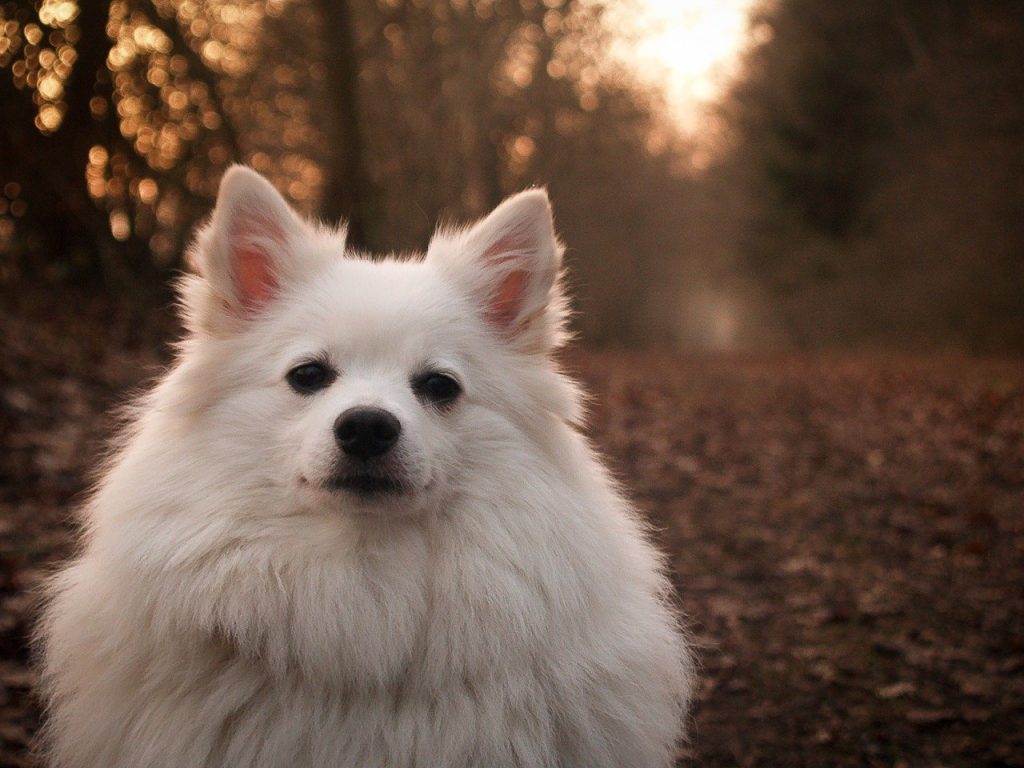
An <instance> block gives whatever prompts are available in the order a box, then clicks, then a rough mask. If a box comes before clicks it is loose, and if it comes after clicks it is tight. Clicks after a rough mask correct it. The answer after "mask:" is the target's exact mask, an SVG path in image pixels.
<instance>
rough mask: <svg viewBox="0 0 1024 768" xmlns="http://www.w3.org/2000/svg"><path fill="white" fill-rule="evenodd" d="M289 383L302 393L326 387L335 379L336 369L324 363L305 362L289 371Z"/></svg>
mask: <svg viewBox="0 0 1024 768" xmlns="http://www.w3.org/2000/svg"><path fill="white" fill-rule="evenodd" d="M287 378H288V385H289V386H290V387H291V388H292V389H294V390H295V391H296V392H298V393H299V394H300V395H310V394H312V393H314V392H318V391H320V390H321V389H326V388H327V387H329V386H330V385H331V382H332V381H334V371H332V370H331V369H330V368H328V367H327V366H326V365H324V364H323V363H303V364H302V365H298V366H296V367H294V368H292V369H291V370H290V371H288V376H287Z"/></svg>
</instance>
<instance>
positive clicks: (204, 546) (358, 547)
mask: <svg viewBox="0 0 1024 768" xmlns="http://www.w3.org/2000/svg"><path fill="white" fill-rule="evenodd" d="M246 217H248V218H246ZM240 218H241V219H244V221H243V224H238V221H239V219H240ZM243 225H244V226H243ZM239 232H242V235H239V234H238V233H239ZM510 232H511V233H512V234H513V235H514V236H513V237H512V239H511V240H509V233H510ZM268 233H269V234H268ZM264 235H266V237H264ZM261 238H262V239H261ZM242 241H244V242H242ZM510 243H511V247H506V246H509V244H510ZM495 244H497V245H498V246H499V247H497V249H495V248H494V247H492V246H494V245H495ZM245 248H249V249H250V250H251V249H253V248H255V249H256V250H257V251H258V257H257V260H258V259H260V258H262V259H264V260H265V262H266V263H265V264H264V266H265V267H267V268H268V269H269V272H267V275H272V280H273V296H272V297H271V298H270V299H269V300H267V299H266V297H265V296H263V294H261V293H259V292H257V293H258V295H256V296H255V298H253V299H252V300H250V301H248V302H247V303H246V302H245V301H243V298H244V297H242V298H240V296H241V294H243V293H244V290H243V289H242V288H240V287H239V286H240V283H239V278H238V275H237V272H236V271H235V270H236V268H237V264H236V263H235V261H233V260H236V259H237V258H239V256H238V254H239V253H240V249H245ZM344 250H345V247H344V235H343V233H337V232H329V231H326V230H318V229H315V228H313V227H311V226H310V225H308V224H306V223H304V222H302V221H301V220H299V219H298V218H297V217H295V216H294V214H292V213H291V212H290V210H289V209H287V206H286V205H285V204H284V203H283V201H282V200H281V199H280V197H279V196H278V195H277V193H276V192H274V191H273V188H272V187H270V185H269V184H268V183H267V182H265V181H264V180H263V179H262V178H260V177H259V176H257V175H256V174H255V173H253V172H251V171H248V170H246V169H233V170H232V171H230V172H229V174H228V176H227V177H226V179H225V181H224V182H223V184H222V188H221V193H220V197H219V198H218V205H217V211H216V212H215V214H214V217H213V220H212V223H211V224H210V225H208V227H207V228H206V229H205V230H204V231H203V232H201V233H200V235H199V237H198V240H197V246H196V248H195V250H194V252H193V254H192V259H193V261H194V262H195V263H196V265H197V267H198V270H199V272H200V274H199V275H197V276H190V277H188V278H186V279H185V281H184V285H183V290H182V294H183V305H184V308H185V313H186V323H187V326H188V328H189V334H188V336H187V337H186V339H185V340H184V341H183V342H182V344H181V348H180V354H179V356H178V360H177V362H176V364H175V366H174V367H173V369H172V370H171V371H170V372H169V373H168V374H167V376H166V377H165V378H164V379H163V380H162V381H161V382H160V383H159V384H158V385H157V386H156V388H155V389H154V391H153V392H152V393H151V394H150V395H149V396H148V397H147V398H145V400H144V401H143V402H142V403H141V404H140V405H139V407H138V410H137V417H136V419H135V420H134V423H133V424H132V426H131V427H130V428H129V429H128V430H127V431H126V433H125V435H124V438H123V444H122V445H121V446H120V450H119V452H118V454H117V455H116V457H115V458H114V460H113V461H112V462H111V464H110V466H109V468H108V470H107V472H106V474H105V475H104V476H103V478H102V481H101V482H100V484H99V487H98V489H97V491H96V493H95V495H94V497H93V499H92V501H91V503H90V504H89V506H88V509H87V517H86V520H87V522H86V527H85V535H84V544H83V548H82V551H81V554H80V555H79V556H78V557H77V558H76V559H75V560H74V561H73V562H71V563H70V564H69V565H68V566H66V567H65V568H64V569H63V570H62V571H61V572H60V573H59V574H58V575H57V576H56V577H55V579H54V580H53V581H52V583H51V585H50V588H49V602H48V605H47V608H46V611H45V615H44V617H43V620H42V622H41V625H40V630H39V641H40V644H41V648H42V651H43V665H42V679H43V684H42V690H43V693H44V696H45V698H46V701H47V704H48V707H47V712H48V724H47V727H46V733H45V743H46V746H47V749H48V753H49V758H50V760H51V764H52V765H53V766H54V768H100V767H102V768H113V767H115V766H116V767H120V768H150V767H152V768H157V767H161V768H163V767H166V768H189V767H191V766H204V767H207V768H215V767H220V766H232V767H234V766H238V767H243V766H244V767H246V768H291V767H295V768H300V767H314V766H316V767H323V768H327V767H328V766H329V767H330V768H349V767H351V768H373V767H375V766H380V767H381V768H383V767H384V766H387V767H388V768H407V767H412V766H418V767H420V768H435V767H443V768H459V767H462V766H465V767H469V766H475V767H477V766H478V767H481V768H483V767H486V768H502V767H504V766H522V767H524V768H525V767H528V766H552V767H553V766H560V767H562V768H569V767H576V766H580V767H584V766H585V767H587V768H600V767H601V766H608V767H609V768H611V767H612V766H615V767H616V768H620V767H624V766H629V767H630V768H645V767H648V766H650V767H652V768H653V767H654V766H658V767H664V766H669V765H671V764H672V762H673V755H674V751H675V745H676V742H677V740H678V739H679V738H680V736H681V729H682V721H683V718H684V717H685V713H686V705H687V702H688V699H689V695H690V674H691V660H690V656H689V654H688V651H687V649H686V646H685V642H684V640H683V636H682V634H681V632H680V629H679V627H678V625H677V619H676V616H675V615H674V612H673V609H672V607H671V588H670V586H669V583H668V581H667V579H666V578H665V576H664V574H663V572H662V564H661V559H660V558H659V556H658V555H657V553H656V552H655V551H654V549H653V548H652V547H651V545H650V544H649V542H648V541H647V537H646V534H645V531H644V530H643V525H642V524H641V523H640V522H639V521H638V519H637V517H636V516H635V514H634V513H633V511H632V510H631V509H630V508H629V505H628V504H627V503H626V502H625V501H624V500H623V498H622V496H621V495H620V494H619V493H618V491H617V490H616V488H615V485H614V483H613V482H612V481H611V480H610V479H609V477H608V475H607V473H606V472H605V470H604V469H603V468H602V466H601V465H600V463H599V462H598V460H597V459H596V458H595V456H594V454H593V452H592V450H591V449H590V447H589V446H588V445H587V442H586V440H585V439H584V438H583V437H582V436H581V435H580V434H579V432H578V430H577V427H576V425H577V423H578V420H579V418H580V405H579V403H580V395H579V393H578V391H577V389H576V387H575V385H574V384H573V383H572V382H571V381H569V380H568V379H567V378H565V377H564V376H563V375H561V374H560V373H559V372H558V371H557V369H556V366H555V365H554V364H553V363H552V361H551V359H550V353H551V352H552V349H553V347H554V346H556V345H557V344H558V343H560V340H561V337H562V334H561V326H562V322H563V304H564V302H563V299H562V297H561V294H560V292H559V289H558V285H557V279H556V278H557V273H558V268H559V259H560V252H561V249H560V247H559V246H558V245H557V242H556V241H555V239H554V234H553V230H552V228H551V217H550V210H549V207H548V204H547V198H546V196H545V195H544V193H543V192H540V191H530V192H526V193H523V194H522V195H520V196H517V197H515V198H512V199H511V200H509V201H507V202H506V203H504V204H503V205H502V206H501V207H500V208H499V209H498V210H497V211H496V212H495V213H494V214H492V216H491V217H489V218H488V219H486V220H485V221H484V222H482V223H480V224H477V225H476V226H475V227H474V228H472V229H470V230H468V231H450V232H441V233H439V234H438V235H437V236H436V237H435V240H434V242H432V244H431V246H430V249H429V250H428V253H427V254H426V256H425V258H423V259H420V260H408V261H398V260H391V259H386V260H381V261H370V260H366V259H359V258H355V257H352V256H347V257H343V254H344ZM260 263H263V262H260ZM511 271H519V272H521V276H520V278H521V279H518V281H516V280H513V281H512V282H511V283H509V284H508V285H510V286H511V288H507V287H506V289H505V290H506V294H504V295H503V296H504V298H505V299H508V298H509V297H510V296H511V301H512V305H511V306H512V310H509V309H508V306H506V307H505V310H504V311H502V312H500V313H498V314H497V315H493V316H492V315H488V307H489V304H488V303H489V302H494V301H497V299H496V298H495V296H497V295H498V293H499V292H500V290H502V289H500V288H499V286H501V285H503V284H504V283H502V281H503V280H505V278H506V277H507V276H508V275H509V274H510V272H511ZM264 277H266V275H264ZM267 279H270V278H267ZM509 291H511V292H510V293H509ZM507 303H508V302H506V304H507ZM495 317H497V318H498V319H497V320H495V319H493V318H495ZM489 318H491V319H489ZM315 355H321V356H324V355H326V357H327V358H328V359H329V360H330V361H331V363H332V364H333V365H334V366H336V367H337V369H338V378H337V380H336V381H335V382H334V383H333V384H332V385H331V386H330V387H329V388H328V389H326V390H325V391H323V392H319V393H317V394H315V395H311V396H302V395H298V394H296V393H295V392H293V391H292V390H291V389H290V388H289V387H288V386H287V384H286V383H285V379H284V377H285V374H286V373H287V371H288V370H289V369H290V368H291V367H293V366H294V365H295V364H296V363H297V362H301V361H302V360H304V359H306V358H307V357H309V356H315ZM424 366H432V367H443V369H444V370H446V371H449V372H451V373H453V374H455V375H456V377H457V378H458V380H459V381H460V382H461V384H462V386H463V388H464V392H463V394H462V396H461V398H460V399H459V400H458V401H457V402H456V403H455V404H454V406H453V407H452V408H450V409H448V410H445V411H441V410H439V409H437V408H435V407H431V406H429V405H425V404H424V403H422V402H420V401H419V400H418V399H417V397H416V395H415V394H414V393H413V391H412V388H411V387H410V384H409V380H410V377H411V376H413V375H415V374H416V373H417V372H419V371H420V370H421V369H422V368H423V367H424ZM356 404H372V405H377V406H380V407H383V408H387V409H389V410H391V411H392V412H393V413H394V414H395V415H396V416H397V417H398V418H399V420H400V421H401V423H402V435H401V443H400V453H399V455H400V457H401V462H402V466H401V471H402V472H403V473H404V475H403V476H404V477H405V478H406V479H407V480H408V483H409V490H408V491H407V492H405V493H402V494H399V495H394V496H387V497H382V498H377V497H372V498H369V499H367V498H363V497H360V496H355V495H351V494H349V493H347V492H344V491H337V490H333V491H332V490H323V489H322V486H321V485H320V482H321V481H322V479H323V478H324V477H325V473H328V472H329V471H330V467H331V465H332V462H333V461H334V460H335V459H336V456H335V453H336V448H335V446H334V444H333V439H332V433H331V426H332V424H333V421H334V419H335V417H336V416H337V415H338V414H339V413H341V412H342V411H343V410H345V409H346V408H348V407H350V406H353V405H356Z"/></svg>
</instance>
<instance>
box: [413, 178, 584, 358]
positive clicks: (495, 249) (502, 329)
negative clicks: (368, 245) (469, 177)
mask: <svg viewBox="0 0 1024 768" xmlns="http://www.w3.org/2000/svg"><path fill="white" fill-rule="evenodd" d="M427 258H428V260H429V261H431V262H434V263H436V264H437V265H438V266H439V267H440V268H442V269H444V270H446V271H449V270H454V273H455V274H454V276H455V277H456V278H457V279H458V280H459V281H460V282H462V283H463V284H465V285H467V287H469V289H470V290H471V292H472V294H473V295H474V296H475V297H476V298H477V300H478V301H479V302H480V304H481V306H482V309H483V313H484V316H485V317H486V319H487V321H488V322H489V323H490V324H491V325H492V326H493V327H494V328H495V330H497V331H498V332H499V333H500V334H501V335H503V336H504V337H505V338H507V339H509V340H512V341H515V342H517V343H518V344H520V345H524V346H526V347H529V348H535V349H537V348H539V349H547V348H550V347H551V346H553V345H554V344H555V343H556V342H557V340H558V339H557V337H558V334H559V331H560V329H561V324H562V321H563V314H564V307H563V303H564V302H563V299H562V297H561V295H560V292H559V290H558V283H557V281H558V274H559V268H560V265H561V258H562V247H561V245H559V243H558V240H557V238H556V237H555V229H554V223H553V221H552V217H551V204H550V203H549V202H548V196H547V193H546V192H545V191H544V190H542V189H531V190H527V191H526V192H520V193H519V194H518V195H514V196H512V197H510V198H508V199H507V200H506V201H505V202H503V203H502V204H501V205H499V206H498V207H497V208H495V209H494V211H493V212H491V214H490V215H489V216H487V217H486V218H485V219H483V220H481V221H479V222H477V223H476V224H475V225H474V226H473V227H471V228H470V229H469V230H467V231H464V232H460V233H455V234H453V233H448V232H442V233H440V234H438V235H437V236H435V238H434V240H433V241H432V242H431V244H430V248H429V250H428V252H427Z"/></svg>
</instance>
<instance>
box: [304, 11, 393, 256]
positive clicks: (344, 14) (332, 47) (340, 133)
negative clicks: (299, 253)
mask: <svg viewBox="0 0 1024 768" xmlns="http://www.w3.org/2000/svg"><path fill="white" fill-rule="evenodd" d="M318 3H319V7H320V13H321V14H322V17H323V20H324V42H325V51H324V63H325V65H326V67H327V88H328V92H329V98H330V103H329V105H328V119H329V121H330V128H329V134H328V135H329V136H331V139H329V140H330V142H331V145H332V150H333V153H332V155H331V158H330V160H329V163H328V167H327V182H326V184H325V185H324V199H323V212H324V215H325V216H326V217H327V218H329V219H331V220H338V219H345V220H346V221H347V223H348V242H349V244H350V245H353V246H356V247H359V248H373V247H374V246H377V245H378V243H379V242H380V237H379V233H380V232H381V230H382V229H383V222H382V221H381V218H382V216H383V214H382V208H381V206H380V204H379V194H378V191H377V189H376V185H375V184H374V181H373V179H372V177H371V176H370V173H369V169H368V167H367V162H366V147H365V141H364V136H363V129H362V122H361V111H360V107H359V61H358V56H357V53H356V35H355V27H354V22H353V16H352V7H351V4H350V2H349V0H318ZM378 247H379V246H378Z"/></svg>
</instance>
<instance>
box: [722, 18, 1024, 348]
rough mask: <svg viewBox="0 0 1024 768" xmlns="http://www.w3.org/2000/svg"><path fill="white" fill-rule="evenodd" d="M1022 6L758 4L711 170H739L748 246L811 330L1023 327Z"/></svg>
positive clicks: (731, 173)
mask: <svg viewBox="0 0 1024 768" xmlns="http://www.w3.org/2000/svg"><path fill="white" fill-rule="evenodd" d="M1021 11H1022V8H1021V5H1020V3H1019V2H1010V1H1007V0H988V1H987V2H967V0H937V1H936V0H899V1H898V2H890V1H889V0H862V2H858V3H847V2H840V0H778V2H774V3H768V4H765V5H763V6H762V9H761V11H760V12H759V13H758V14H757V15H756V16H755V17H754V19H753V21H752V26H751V30H752V32H751V36H752V39H753V40H755V41H759V44H756V45H755V46H754V47H753V48H752V49H751V51H750V52H749V54H748V56H747V59H746V68H745V74H744V77H742V78H741V79H740V80H739V81H738V82H737V83H736V85H735V86H734V88H733V90H732V93H731V95H730V100H729V102H728V104H727V105H726V110H725V111H726V115H727V120H728V122H729V123H730V125H731V127H732V130H733V138H734V143H733V149H732V152H731V153H730V155H729V156H728V158H727V160H726V162H725V163H723V165H722V166H721V167H720V168H718V169H717V170H716V172H717V173H718V174H720V175H724V176H725V177H727V178H729V179H730V180H731V181H733V182H735V181H736V180H742V184H743V185H744V187H745V189H746V201H745V206H746V210H747V216H746V223H745V226H744V229H743V231H744V236H743V242H742V248H743V250H744V252H745V254H746V257H747V263H748V264H749V266H750V268H751V269H752V270H753V272H754V274H756V275H757V276H758V277H759V279H760V280H761V281H762V283H763V284H764V285H765V286H767V287H768V288H769V290H770V291H772V292H773V294H774V295H775V297H776V302H777V306H779V307H780V310H781V314H782V316H783V318H784V320H785V323H786V326H787V329H788V332H789V334H790V336H791V337H792V338H793V339H794V340H795V341H796V342H797V343H798V344H821V343H826V344H827V343H836V342H850V341H859V340H871V339H889V340H893V339H896V338H900V339H904V340H911V339H916V340H927V339H929V338H931V339H933V340H937V339H950V338H951V337H959V338H960V339H961V340H966V341H967V342H968V343H971V344H972V345H987V344H989V343H990V342H991V343H997V344H1019V343H1020V340H1021V339H1024V311H1022V303H1021V302H1022V299H1021V297H1022V296H1024V269H1022V249H1024V225H1022V222H1024V215H1022V213H1024V211H1022V208H1021V205H1022V204H1021V202H1020V201H1021V200H1022V197H1021V195H1020V191H1019V189H1020V188H1019V181H1017V180H1019V179H1020V178H1021V177H1022V171H1024V148H1022V145H1021V143H1020V136H1021V135H1022V130H1021V124H1022V120H1024V99H1021V98H1020V94H1021V93H1024V91H1022V84H1024V80H1022V77H1024V74H1022V73H1024V66H1022V59H1021V52H1020V47H1019V45H1016V44H1015V43H1013V42H1011V41H1012V40H1013V39H1015V38H1017V37H1019V35H1020V33H1021V32H1024V27H1022V22H1021V19H1022V18H1024V16H1022V15H1021ZM868 41H869V42H868ZM1013 93H1016V94H1017V97H1013V96H1011V95H1010V94H1013ZM997 158H998V159H997ZM1015 185H1016V187H1017V189H1016V190H1014V186H1015ZM981 201H984V203H982V202H981ZM968 211H969V212H970V213H969V214H968V213H967V212H968ZM983 337H989V341H984V340H983Z"/></svg>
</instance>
